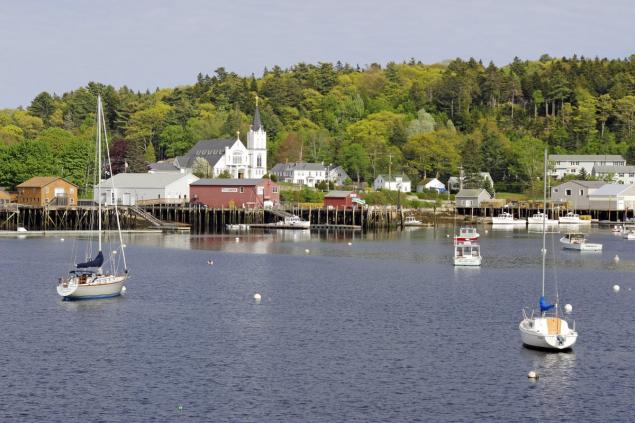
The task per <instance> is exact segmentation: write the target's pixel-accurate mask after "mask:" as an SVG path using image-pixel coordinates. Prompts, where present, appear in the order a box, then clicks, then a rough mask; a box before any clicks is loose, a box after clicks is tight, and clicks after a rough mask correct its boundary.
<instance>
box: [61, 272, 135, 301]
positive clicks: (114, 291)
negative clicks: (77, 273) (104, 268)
mask: <svg viewBox="0 0 635 423" xmlns="http://www.w3.org/2000/svg"><path fill="white" fill-rule="evenodd" d="M126 279H127V276H103V277H96V278H95V279H93V280H92V281H90V282H89V283H82V284H80V283H79V282H78V281H77V278H72V279H70V280H68V281H65V282H63V283H60V284H59V285H58V286H57V293H58V294H59V295H60V296H61V297H62V298H63V299H65V300H91V299H98V298H111V297H117V296H119V295H121V291H122V288H123V286H124V283H125V281H126Z"/></svg>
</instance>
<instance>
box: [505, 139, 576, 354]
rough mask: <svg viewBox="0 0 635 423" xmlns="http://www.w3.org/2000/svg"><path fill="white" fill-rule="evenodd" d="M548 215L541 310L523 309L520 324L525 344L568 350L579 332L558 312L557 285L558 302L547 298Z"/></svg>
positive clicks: (543, 243)
mask: <svg viewBox="0 0 635 423" xmlns="http://www.w3.org/2000/svg"><path fill="white" fill-rule="evenodd" d="M543 202H544V204H545V209H546V203H547V150H545V182H544V200H543ZM546 227H547V224H546V216H543V224H542V250H541V252H542V291H541V295H540V301H539V306H540V312H539V313H538V314H537V315H536V314H535V311H532V312H531V314H530V315H529V316H528V315H527V313H526V312H525V309H523V320H522V321H521V322H520V324H519V325H518V329H519V331H520V336H521V339H522V342H523V344H524V345H526V346H528V347H533V348H542V349H548V350H556V351H561V350H567V349H569V348H571V347H572V346H573V345H574V344H575V342H576V340H577V339H578V333H577V332H576V330H575V322H573V326H572V328H570V327H569V322H567V321H566V320H565V319H563V318H561V317H560V316H559V313H558V307H559V304H558V301H559V297H558V289H557V286H556V303H555V304H549V303H548V302H547V300H546V299H545V257H546V255H547V249H546V246H545V239H546V232H547V231H546Z"/></svg>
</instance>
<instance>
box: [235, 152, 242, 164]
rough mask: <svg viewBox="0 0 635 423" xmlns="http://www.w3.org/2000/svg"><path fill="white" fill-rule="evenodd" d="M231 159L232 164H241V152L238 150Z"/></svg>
mask: <svg viewBox="0 0 635 423" xmlns="http://www.w3.org/2000/svg"><path fill="white" fill-rule="evenodd" d="M233 159H234V160H233V163H234V164H241V163H242V162H243V157H242V154H241V153H240V152H239V151H237V152H235V153H234V156H233Z"/></svg>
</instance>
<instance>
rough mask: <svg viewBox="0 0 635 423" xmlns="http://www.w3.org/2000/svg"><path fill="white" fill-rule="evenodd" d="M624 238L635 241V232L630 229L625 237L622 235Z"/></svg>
mask: <svg viewBox="0 0 635 423" xmlns="http://www.w3.org/2000/svg"><path fill="white" fill-rule="evenodd" d="M622 237H623V238H624V239H627V240H629V241H633V240H635V230H633V229H629V230H628V231H626V232H624V235H622Z"/></svg>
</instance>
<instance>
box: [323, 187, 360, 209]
mask: <svg viewBox="0 0 635 423" xmlns="http://www.w3.org/2000/svg"><path fill="white" fill-rule="evenodd" d="M356 200H358V198H357V193H355V192H354V191H329V192H328V193H327V194H326V195H325V196H324V207H329V208H337V207H353V206H354V205H356V204H358V203H357V202H356Z"/></svg>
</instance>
